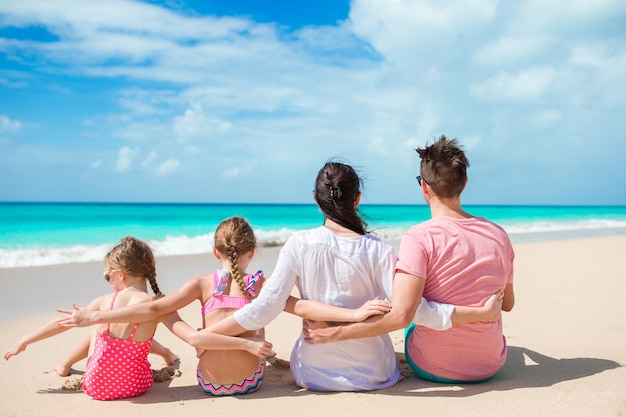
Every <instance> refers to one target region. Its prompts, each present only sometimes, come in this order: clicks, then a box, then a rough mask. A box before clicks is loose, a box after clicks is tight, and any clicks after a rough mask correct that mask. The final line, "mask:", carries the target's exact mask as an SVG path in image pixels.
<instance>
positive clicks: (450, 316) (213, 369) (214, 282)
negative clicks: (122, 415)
mask: <svg viewBox="0 0 626 417" xmlns="http://www.w3.org/2000/svg"><path fill="white" fill-rule="evenodd" d="M417 152H418V154H419V156H420V158H421V165H420V175H419V176H418V177H417V182H418V184H419V186H420V187H421V189H422V193H423V196H424V199H425V201H426V203H427V204H428V205H429V206H430V210H431V215H432V218H431V219H430V220H428V221H426V222H424V223H421V224H419V225H416V226H414V227H412V228H411V229H410V230H409V231H408V232H407V233H406V234H405V235H404V237H403V238H402V241H401V243H400V249H399V252H398V256H397V257H396V255H395V254H394V250H393V248H392V247H391V246H389V245H387V244H386V243H384V242H382V241H381V240H379V239H377V238H375V237H373V236H372V235H371V234H370V232H369V231H368V230H367V224H366V223H365V222H364V220H363V219H362V218H361V217H360V216H359V211H358V206H359V202H360V199H361V191H360V190H361V185H362V184H361V179H360V178H359V176H358V175H357V173H356V172H355V170H354V169H353V168H352V167H351V166H349V165H346V164H343V163H339V162H328V163H326V164H325V165H324V166H323V167H322V169H321V170H320V171H319V173H318V175H317V179H316V183H315V191H314V199H315V202H316V203H317V205H318V206H319V208H320V210H321V211H322V213H323V214H324V223H323V226H320V227H318V228H314V229H311V230H303V231H299V232H296V233H294V234H293V235H292V236H291V237H290V238H289V239H288V240H287V242H286V243H285V245H284V246H283V247H282V249H281V251H280V255H279V257H278V261H277V264H276V266H275V268H274V271H273V273H272V275H271V277H270V278H268V279H267V280H266V279H265V278H264V276H263V274H262V272H261V271H258V272H256V273H253V274H251V273H248V272H246V270H248V266H249V264H250V262H251V261H252V259H253V257H254V254H255V249H256V240H255V237H254V234H253V231H252V228H251V227H250V225H249V224H248V222H247V221H246V220H244V219H242V218H239V217H233V218H229V219H226V220H224V221H223V222H222V223H220V225H219V226H218V227H217V229H216V231H215V242H214V248H213V253H214V255H215V257H216V258H217V259H218V260H219V262H220V263H221V268H220V269H218V270H217V271H215V272H213V273H208V274H204V275H199V276H197V277H194V278H192V279H191V280H189V281H188V282H186V283H185V284H184V285H183V286H182V287H181V288H179V289H178V290H177V291H176V292H174V293H172V294H170V295H167V296H163V295H162V294H161V293H160V291H159V289H158V286H157V284H156V279H155V277H156V272H155V267H154V265H155V262H154V257H153V254H152V251H151V250H150V248H149V247H148V246H147V245H146V244H145V243H143V242H141V241H140V240H138V239H135V238H132V237H127V238H124V239H123V240H122V242H121V243H119V244H118V245H117V246H115V247H114V248H113V249H112V250H111V251H110V252H109V253H108V254H107V255H106V257H105V259H104V262H105V279H106V280H107V281H108V282H109V284H110V285H111V287H112V288H113V289H114V291H115V293H113V294H107V295H103V296H101V297H99V298H97V299H96V300H94V301H93V302H92V303H90V304H89V305H88V306H87V308H80V307H78V306H76V305H75V306H74V309H73V310H62V309H60V310H59V311H60V312H62V313H66V314H68V316H67V317H66V318H63V319H61V320H55V321H54V322H51V323H48V324H47V325H45V326H44V327H42V328H40V329H38V330H36V331H34V332H32V333H29V334H27V335H25V336H24V337H22V338H21V339H20V340H19V341H18V342H17V344H16V345H15V346H14V347H13V348H12V349H11V350H10V351H9V352H7V353H6V354H5V359H9V358H10V357H11V356H14V355H17V354H18V353H20V352H22V351H23V350H24V349H25V348H26V346H27V345H28V344H30V343H33V342H36V341H39V340H42V339H44V338H47V337H50V336H53V335H55V334H58V333H60V332H62V331H65V330H67V329H69V328H71V327H77V326H80V327H82V326H90V325H93V324H99V328H97V329H96V331H94V333H93V338H92V340H91V347H90V348H89V351H90V352H89V353H90V356H91V357H90V359H89V362H88V366H87V370H86V372H85V376H84V391H85V393H87V394H88V395H90V396H92V397H93V398H96V399H101V400H109V399H118V398H128V397H133V396H137V395H141V394H143V393H144V392H145V391H146V390H147V389H149V388H150V387H151V386H152V373H151V369H150V364H149V362H148V360H147V356H148V353H149V352H153V353H156V354H158V355H161V356H163V357H164V358H165V360H166V363H171V362H173V361H174V360H175V359H176V356H175V355H174V354H172V353H171V352H170V351H169V349H167V348H165V347H163V346H161V345H160V344H158V343H157V342H156V341H154V340H153V335H154V332H155V329H156V326H157V324H158V323H159V322H162V323H164V324H165V325H166V326H167V327H168V328H169V329H170V330H171V331H172V332H173V333H174V334H176V335H177V336H178V337H180V338H181V339H182V340H184V341H186V342H187V343H189V344H190V345H192V346H194V347H196V349H198V352H199V361H198V368H197V379H198V384H199V386H200V388H201V389H202V390H203V391H204V392H206V393H207V394H209V395H215V396H222V395H235V394H247V393H250V392H254V391H255V390H257V389H258V388H259V387H260V385H261V382H262V380H263V375H264V371H265V362H266V359H267V358H268V357H270V356H272V355H274V352H273V351H272V344H271V343H269V342H267V341H265V339H264V331H263V328H264V326H266V325H267V324H268V323H270V322H271V321H272V320H273V319H274V318H276V317H277V316H278V315H279V314H280V312H281V311H287V312H289V313H292V314H296V315H298V316H301V317H303V318H304V319H305V320H304V324H303V329H302V332H301V334H300V336H299V338H298V340H297V341H296V343H295V346H294V348H293V350H292V353H291V366H290V369H291V372H292V374H293V377H294V380H295V382H296V384H297V385H299V386H300V387H303V388H307V389H310V390H315V391H368V390H374V389H380V388H386V387H390V386H392V385H394V384H396V383H397V382H398V381H400V380H401V379H402V376H401V375H400V372H399V369H398V365H397V362H396V357H395V353H394V349H393V345H392V342H391V338H390V337H389V335H388V333H389V332H391V331H394V330H397V329H401V328H405V354H406V358H407V361H408V363H409V365H410V367H411V368H412V369H413V371H414V372H415V373H416V375H418V376H419V377H421V378H424V379H426V380H430V381H436V382H443V383H476V382H482V381H486V380H488V379H490V378H491V377H493V376H494V375H495V374H496V373H497V372H498V370H499V369H500V368H501V367H502V365H503V364H504V361H505V359H506V352H507V349H506V343H505V339H504V336H503V334H502V321H501V317H500V312H501V310H505V311H509V310H511V309H512V308H513V304H514V294H513V257H514V254H513V249H512V246H511V243H510V241H509V238H508V236H507V234H506V233H505V232H504V230H503V229H502V228H501V227H499V226H497V225H495V224H494V223H492V222H490V221H488V220H486V219H484V218H481V217H475V216H472V215H470V214H468V213H467V212H465V211H464V210H463V209H462V207H461V192H462V191H463V189H464V188H465V186H466V184H467V175H466V169H467V167H468V166H469V162H468V160H467V158H466V156H465V153H464V152H463V150H462V149H461V147H460V146H459V145H458V144H457V141H456V140H455V139H451V140H450V139H447V138H446V137H445V136H441V138H439V139H438V140H436V141H435V142H434V143H433V144H432V145H430V146H427V147H425V148H424V149H417ZM147 282H150V285H151V287H152V290H153V292H154V293H155V295H156V296H155V297H154V298H153V297H151V296H149V295H148V293H147ZM294 285H295V286H297V288H298V290H299V294H300V297H301V298H302V299H298V298H295V297H292V296H291V295H290V294H291V291H292V289H293V287H294ZM392 295H393V297H392ZM194 300H199V301H200V303H201V305H202V315H203V323H204V329H202V330H199V331H196V330H194V329H192V328H191V327H190V326H189V325H188V324H187V323H185V322H184V321H183V320H182V319H181V318H180V316H179V315H178V313H177V310H178V309H180V308H182V307H184V306H186V305H188V304H190V303H192V302H193V301H194ZM387 300H392V301H391V302H389V301H387ZM427 300H430V301H427ZM337 322H340V323H337ZM110 323H113V324H110ZM86 355H87V344H86V342H85V344H84V345H81V346H80V347H77V348H76V349H75V351H74V353H73V355H71V356H70V357H69V358H68V359H67V360H65V361H64V362H63V364H62V365H59V366H58V367H57V368H55V370H57V372H58V373H59V374H60V375H64V374H66V373H67V370H68V369H69V366H71V364H72V363H74V362H76V361H77V360H79V359H82V358H83V357H85V356H86Z"/></svg>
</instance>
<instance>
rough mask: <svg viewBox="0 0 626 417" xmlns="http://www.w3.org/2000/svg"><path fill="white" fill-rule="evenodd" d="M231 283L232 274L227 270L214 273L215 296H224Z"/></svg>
mask: <svg viewBox="0 0 626 417" xmlns="http://www.w3.org/2000/svg"><path fill="white" fill-rule="evenodd" d="M228 281H230V272H229V271H228V270H227V269H218V270H217V271H215V272H214V273H213V296H214V297H215V296H218V295H223V294H224V290H225V289H226V287H227V286H228Z"/></svg>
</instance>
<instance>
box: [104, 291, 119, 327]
mask: <svg viewBox="0 0 626 417" xmlns="http://www.w3.org/2000/svg"><path fill="white" fill-rule="evenodd" d="M117 294H119V292H118V291H116V292H115V294H113V298H112V299H111V305H110V306H109V310H113V305H114V304H115V299H116V298H117ZM110 327H111V323H107V331H106V335H107V336H108V335H109V329H110Z"/></svg>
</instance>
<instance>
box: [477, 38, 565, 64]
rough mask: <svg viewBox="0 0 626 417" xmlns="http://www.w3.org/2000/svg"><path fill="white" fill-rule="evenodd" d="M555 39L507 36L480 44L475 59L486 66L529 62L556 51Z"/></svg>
mask: <svg viewBox="0 0 626 417" xmlns="http://www.w3.org/2000/svg"><path fill="white" fill-rule="evenodd" d="M554 47H555V39H553V38H552V37H551V36H546V35H535V36H530V37H509V36H505V37H502V38H500V39H497V40H495V41H494V42H491V43H488V44H486V45H478V48H477V49H476V51H475V52H474V61H475V62H476V63H477V64H479V65H486V66H494V67H498V66H509V65H519V64H524V63H525V62H528V59H536V58H537V57H538V56H540V55H541V54H544V53H554Z"/></svg>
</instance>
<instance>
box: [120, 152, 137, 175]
mask: <svg viewBox="0 0 626 417" xmlns="http://www.w3.org/2000/svg"><path fill="white" fill-rule="evenodd" d="M138 153H139V150H138V149H136V148H135V149H132V148H129V147H128V146H123V147H122V148H121V149H120V150H119V152H118V154H117V161H116V163H115V170H116V171H118V172H126V171H129V170H130V169H131V167H132V165H133V160H134V159H135V157H136V156H137V154H138Z"/></svg>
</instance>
